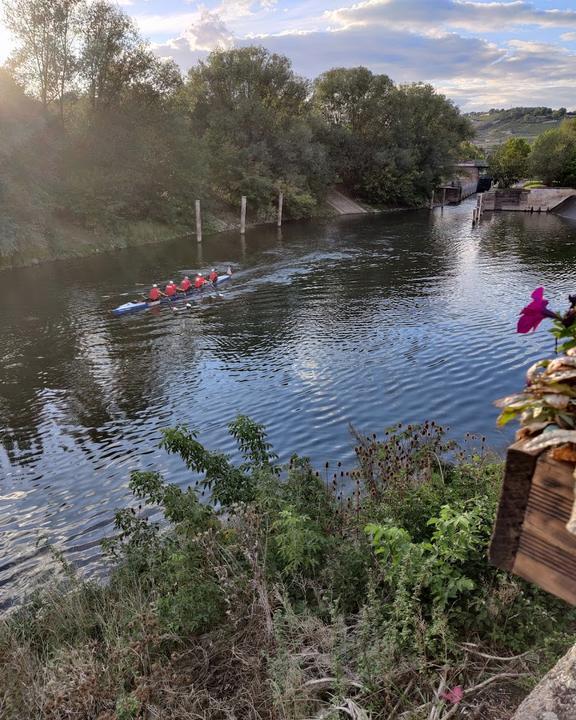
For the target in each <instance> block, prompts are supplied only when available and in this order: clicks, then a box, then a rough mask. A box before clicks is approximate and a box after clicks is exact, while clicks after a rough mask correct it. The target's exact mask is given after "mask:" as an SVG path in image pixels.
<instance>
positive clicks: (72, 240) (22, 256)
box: [0, 202, 335, 271]
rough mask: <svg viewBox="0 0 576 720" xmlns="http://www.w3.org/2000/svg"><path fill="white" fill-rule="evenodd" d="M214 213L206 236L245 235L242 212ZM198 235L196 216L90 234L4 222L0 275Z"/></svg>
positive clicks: (327, 213) (216, 208)
mask: <svg viewBox="0 0 576 720" xmlns="http://www.w3.org/2000/svg"><path fill="white" fill-rule="evenodd" d="M211 205H212V207H211V210H210V211H208V212H205V214H204V216H203V228H202V229H203V234H204V236H206V237H210V236H212V235H216V234H218V233H221V232H229V231H231V230H240V217H239V210H238V211H236V209H235V208H230V207H227V206H225V205H223V204H221V203H214V202H212V203H211ZM332 216H335V212H334V211H333V210H332V208H330V207H329V206H328V205H326V204H320V205H319V207H318V208H317V210H316V211H315V213H314V215H313V216H312V217H314V218H317V219H325V218H329V217H332ZM266 224H270V225H274V227H275V226H276V217H275V215H274V214H273V213H263V212H258V213H256V212H255V213H252V216H250V214H249V215H248V221H247V227H248V228H250V227H255V226H256V225H266ZM195 234H196V226H195V220H194V217H191V220H190V223H189V224H170V225H167V224H164V223H161V222H157V221H154V220H139V221H125V222H119V223H117V224H116V225H114V226H112V227H96V228H92V229H87V228H84V227H82V226H79V225H75V224H71V223H69V222H65V221H59V220H57V219H51V220H50V222H49V224H48V225H42V224H40V225H27V224H23V225H20V226H16V227H15V226H14V225H12V226H11V227H10V228H2V226H1V222H0V271H2V270H9V269H11V268H17V267H28V266H31V265H38V264H40V263H43V262H49V261H53V260H67V259H70V258H78V257H89V256H90V255H97V254H99V253H106V252H112V251H114V250H120V249H123V248H129V247H138V246H141V245H151V244H154V243H161V242H165V241H169V240H175V239H177V238H179V237H185V236H190V235H195Z"/></svg>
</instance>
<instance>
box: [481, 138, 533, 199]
mask: <svg viewBox="0 0 576 720" xmlns="http://www.w3.org/2000/svg"><path fill="white" fill-rule="evenodd" d="M529 155H530V145H529V144H528V143H527V142H526V140H524V139H523V138H510V139H509V140H506V142H505V143H504V144H503V145H500V147H498V148H497V149H496V150H495V151H494V153H493V154H492V155H491V157H490V172H491V173H492V176H493V178H494V180H495V181H496V182H498V184H499V186H500V187H504V188H508V187H510V186H511V185H513V184H514V183H516V182H518V181H519V180H521V179H522V178H524V177H526V175H527V174H528V170H529V161H528V158H529Z"/></svg>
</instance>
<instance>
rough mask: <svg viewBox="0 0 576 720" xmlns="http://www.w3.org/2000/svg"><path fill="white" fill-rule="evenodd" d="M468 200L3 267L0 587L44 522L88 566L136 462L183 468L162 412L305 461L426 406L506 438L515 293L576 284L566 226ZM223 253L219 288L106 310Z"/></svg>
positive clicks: (333, 454) (455, 423)
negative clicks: (249, 418)
mask: <svg viewBox="0 0 576 720" xmlns="http://www.w3.org/2000/svg"><path fill="white" fill-rule="evenodd" d="M471 209H472V205H471V204H470V203H468V204H464V205H463V206H461V207H460V208H447V209H446V210H445V212H444V214H441V213H439V212H435V213H433V214H430V213H428V212H409V213H398V214H391V215H388V216H367V217H361V218H344V219H341V220H337V221H326V222H322V223H298V224H286V225H284V227H283V228H282V229H281V230H278V229H277V228H275V227H271V228H259V229H256V230H251V231H249V232H248V234H247V236H246V238H245V239H244V240H243V239H242V238H241V237H240V235H239V234H237V233H231V234H229V235H221V236H218V237H214V238H206V239H205V241H204V243H203V244H202V245H198V243H196V242H195V240H194V239H193V238H192V239H183V240H181V241H178V242H174V243H170V244H165V245H159V246H158V245H157V246H149V247H144V248H139V249H133V250H129V251H121V252H118V253H115V254H113V255H108V256H104V255H102V256H97V257H95V258H92V259H87V260H78V261H70V262H61V263H54V264H50V265H45V266H41V267H38V268H32V269H25V270H20V271H16V272H12V273H9V274H4V275H2V280H3V282H2V284H1V286H0V307H1V308H2V340H3V349H2V357H3V362H2V366H1V367H0V410H1V411H2V420H3V428H2V445H1V446H0V496H1V497H2V503H1V505H0V600H2V599H3V600H6V601H9V600H10V598H12V597H14V596H16V595H18V594H20V593H22V592H23V591H24V589H25V588H27V587H29V586H30V585H31V584H33V583H34V582H37V581H39V579H41V578H42V577H44V573H45V572H47V569H49V568H50V567H51V565H50V563H51V561H50V555H49V553H47V551H46V549H45V547H44V546H45V542H46V541H47V540H49V541H53V542H56V543H57V544H59V545H60V546H61V547H62V548H63V549H64V550H66V552H67V555H68V557H69V559H71V560H73V561H74V562H76V563H77V564H79V565H82V566H84V567H86V569H87V570H89V571H93V570H94V569H95V568H96V567H97V564H96V560H97V557H98V540H99V539H100V538H101V537H102V536H103V535H105V534H106V533H107V532H110V526H111V519H112V514H113V510H114V508H116V507H118V506H121V505H123V504H124V503H125V502H126V500H127V490H126V485H127V478H128V474H129V471H130V470H131V469H134V468H137V467H139V468H151V467H158V468H160V469H162V470H164V471H165V472H166V473H167V475H168V476H169V477H170V479H171V480H172V481H175V482H178V483H182V484H184V483H186V482H188V480H189V477H188V475H187V472H186V470H185V468H184V467H182V465H181V464H180V463H179V462H178V461H177V460H176V459H175V458H169V457H167V456H165V455H164V454H163V453H161V452H160V451H159V450H158V448H157V443H158V439H159V430H160V428H162V427H165V426H167V425H173V424H176V423H178V422H184V423H186V424H189V425H191V426H194V427H196V428H198V429H199V430H201V432H202V437H203V438H204V439H205V440H206V441H207V442H208V443H209V444H210V445H211V446H214V447H219V448H221V449H223V450H224V451H231V450H232V446H231V443H230V440H229V439H228V438H227V436H226V432H225V425H226V423H227V422H229V421H230V420H231V419H232V418H233V417H234V415H235V414H236V413H238V412H244V413H248V414H250V415H253V416H254V417H255V418H256V419H257V420H259V421H262V422H264V423H266V425H267V426H268V428H269V430H270V433H271V438H272V440H273V442H274V443H275V445H276V447H277V449H278V450H279V452H280V454H281V457H282V458H283V459H286V458H288V457H289V455H290V454H291V453H292V452H293V451H299V452H301V453H303V454H307V455H310V456H311V457H312V458H313V459H314V460H315V461H317V462H322V461H324V460H331V461H332V460H338V459H342V460H344V461H351V459H352V458H351V442H350V438H349V435H348V424H349V423H350V422H353V423H354V424H355V425H356V426H357V427H360V428H363V429H366V430H376V431H378V430H381V429H382V428H383V427H384V426H386V425H387V424H390V423H392V422H396V421H400V420H402V421H411V420H421V419H424V418H434V419H436V420H438V421H440V422H444V423H448V424H450V425H451V426H452V428H453V433H454V434H455V435H457V436H462V435H463V434H464V433H465V432H467V431H472V432H479V433H482V434H486V435H488V437H489V439H490V441H491V442H492V444H493V445H496V446H498V447H503V446H504V445H505V444H506V443H507V441H508V439H509V437H510V434H509V433H502V432H499V431H497V430H496V429H495V427H494V418H495V411H494V410H493V408H492V407H491V404H490V403H491V401H492V399H493V398H494V397H498V396H499V395H501V394H505V393H507V392H509V391H510V390H513V389H515V388H516V387H518V386H519V384H520V383H521V382H522V374H523V368H524V367H525V366H526V365H527V364H528V363H529V362H530V360H531V359H532V358H533V357H534V356H535V355H537V354H538V353H541V352H544V351H547V350H548V349H549V347H550V345H549V343H548V340H547V337H546V335H545V334H544V333H538V334H536V335H534V336H530V337H528V338H526V337H523V338H519V337H517V336H515V335H514V334H513V327H514V322H515V315H516V312H517V309H518V308H519V307H521V306H522V305H523V304H524V301H525V299H526V297H527V296H528V293H529V292H530V291H531V290H532V289H533V287H534V286H535V285H536V284H540V283H543V284H545V285H546V287H547V290H548V294H549V295H550V297H555V298H558V299H560V298H561V296H562V295H565V294H567V293H568V292H569V291H572V290H573V289H574V285H575V280H576V277H575V271H574V269H573V256H574V243H576V232H575V229H574V226H572V225H570V224H569V222H567V221H565V220H561V219H558V218H555V217H553V216H547V215H524V214H518V215H504V214H500V215H494V216H493V217H490V216H485V219H484V220H483V221H482V224H481V225H480V227H478V228H476V229H472V227H471ZM228 264H232V265H233V266H234V267H235V268H237V273H236V276H235V279H234V281H233V283H232V284H231V286H230V287H228V288H226V290H224V291H223V292H222V297H221V298H206V299H205V300H203V301H202V302H201V303H199V304H197V305H196V306H195V307H194V309H193V310H192V311H190V312H187V311H182V312H178V313H172V312H171V311H170V310H169V309H168V308H159V309H157V310H156V311H155V312H149V313H142V314H140V315H134V316H129V317H124V318H114V317H113V316H112V315H111V313H110V310H111V308H113V307H114V306H116V305H118V304H120V303H121V302H124V301H125V298H128V297H131V296H133V294H134V293H135V292H136V291H140V290H141V291H144V289H145V288H146V287H147V286H148V284H149V283H150V282H163V281H166V280H168V279H170V278H171V277H174V279H177V278H179V277H180V276H181V275H182V274H184V273H190V272H195V271H196V270H197V269H204V270H206V269H209V268H210V267H211V266H213V265H217V266H218V267H222V268H223V267H225V266H226V265H228ZM23 289H25V290H26V291H23ZM38 540H40V546H39V547H37V546H36V543H37V542H38Z"/></svg>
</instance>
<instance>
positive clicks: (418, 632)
mask: <svg viewBox="0 0 576 720" xmlns="http://www.w3.org/2000/svg"><path fill="white" fill-rule="evenodd" d="M230 431H231V433H232V434H233V435H234V437H235V438H236V440H237V442H238V445H239V448H240V450H241V452H242V454H243V456H244V462H243V463H242V464H241V465H240V466H235V465H233V464H231V463H230V462H229V461H228V459H227V458H226V457H225V456H223V455H221V454H219V453H212V452H210V451H208V450H206V449H205V448H204V447H203V446H202V445H201V444H200V443H199V442H198V441H197V439H196V437H195V435H194V434H191V433H189V432H188V431H186V430H185V429H182V428H180V429H175V430H169V431H166V432H165V434H164V439H163V441H162V444H163V447H164V448H165V449H166V450H167V451H168V452H170V453H176V454H179V455H180V456H181V457H182V458H183V459H184V461H185V462H186V464H187V466H188V467H189V468H190V470H191V482H192V483H193V482H194V478H195V477H200V478H202V479H201V480H200V481H199V484H198V486H197V487H196V489H195V488H194V487H190V488H189V489H187V490H181V489H180V488H178V487H176V486H173V485H169V484H166V483H165V482H164V480H163V479H162V478H161V477H160V476H159V475H158V474H156V473H135V474H134V475H133V476H132V478H131V487H132V490H133V492H134V495H135V503H134V507H133V508H129V509H126V510H122V511H120V512H118V514H117V516H116V526H117V531H118V534H117V537H116V538H115V539H113V540H110V541H107V542H106V543H105V552H106V554H107V556H108V558H109V561H110V563H111V575H110V580H109V582H108V583H107V584H106V585H104V586H101V585H97V584H94V583H90V582H88V583H87V582H83V581H81V580H79V579H76V577H75V576H74V573H73V572H72V571H71V570H70V569H69V568H65V574H64V578H63V579H62V581H61V583H60V584H59V585H57V586H56V585H55V586H53V587H51V588H48V589H45V590H43V591H41V592H39V593H37V595H36V596H34V597H33V598H32V599H30V601H29V602H28V603H27V604H26V605H25V606H24V607H23V608H21V609H18V610H17V611H15V612H13V613H12V614H11V615H10V616H9V617H8V618H6V619H5V620H4V621H3V622H2V624H1V625H0V668H1V671H2V678H3V681H2V683H1V684H0V715H2V717H5V718H7V720H12V719H16V718H23V717H26V718H30V719H31V720H32V719H36V718H43V719H44V718H45V719H49V720H56V719H58V720H60V719H64V718H78V719H82V720H88V718H98V719H99V720H113V719H116V720H129V719H131V718H166V719H170V720H175V719H176V718H178V719H184V718H214V719H216V718H218V719H219V718H223V719H224V718H270V719H272V718H274V719H278V718H285V719H286V720H288V719H292V718H294V719H296V718H298V719H299V718H301V719H304V718H324V719H332V720H336V718H356V719H360V718H368V717H372V718H403V719H404V720H407V719H408V718H411V719H412V720H416V719H418V718H432V717H434V718H436V720H440V719H441V718H449V717H459V716H462V717H465V716H466V717H490V718H491V719H492V720H497V719H498V718H502V719H504V718H507V717H509V715H510V712H511V710H512V709H513V708H514V707H515V706H516V705H517V704H518V703H519V701H520V699H521V698H522V697H523V696H524V695H525V694H526V692H527V691H528V690H529V688H530V687H531V686H532V684H533V683H534V682H535V681H536V679H538V678H539V677H540V676H541V675H542V674H543V673H544V672H545V671H546V670H547V669H548V667H549V666H550V665H551V664H552V663H553V661H554V660H555V659H556V658H557V656H558V655H559V654H560V653H561V652H562V651H564V650H565V648H566V647H567V646H568V645H569V644H571V643H572V642H573V640H574V630H575V629H576V613H575V612H574V611H572V610H569V609H568V608H567V607H566V605H564V604H563V603H560V602H558V601H556V600H555V599H553V598H552V597H551V596H549V595H546V594H544V593H542V592H540V591H538V590H537V589H536V588H534V587H532V586H529V585H528V584H526V583H524V582H523V581H521V580H519V579H518V578H515V577H513V576H511V575H508V574H507V573H504V572H501V571H497V570H495V569H494V568H491V567H490V566H489V565H488V563H487V560H486V551H487V545H488V542H489V537H490V531H491V523H492V520H493V517H494V512H495V507H496V503H497V496H498V492H499V484H500V478H501V474H502V467H501V463H500V461H499V460H498V459H495V458H492V457H490V456H489V455H488V454H487V453H485V452H484V450H483V448H482V445H481V443H480V444H479V445H478V446H477V447H475V448H474V447H472V446H473V445H474V443H471V445H470V447H469V448H468V450H467V451H465V450H461V449H460V448H457V447H455V446H454V444H453V443H451V442H449V441H447V440H446V438H445V435H444V433H443V431H442V429H440V428H439V427H438V426H436V425H434V424H433V423H430V424H428V423H427V424H425V425H423V426H418V427H408V428H402V427H397V428H394V429H391V430H390V431H389V432H388V433H387V434H386V436H385V437H384V438H383V439H382V440H378V439H376V438H375V437H373V436H371V437H360V436H358V437H357V438H356V442H357V447H356V454H357V460H358V463H357V469H356V470H355V471H353V472H350V473H348V472H346V471H344V469H343V468H341V467H339V466H338V467H334V468H329V467H326V468H322V471H321V472H316V471H315V470H313V469H312V468H311V466H310V465H309V463H308V462H307V461H306V460H305V459H302V458H298V457H296V456H294V457H293V459H292V461H291V463H290V465H289V467H287V468H279V467H277V465H276V461H275V457H274V455H273V454H272V452H271V449H270V447H269V445H268V444H267V441H266V436H265V433H264V431H263V429H262V428H261V427H260V426H258V425H256V424H254V423H253V422H251V421H250V420H249V419H247V418H244V417H239V418H238V419H237V420H236V421H235V422H234V423H232V425H231V426H230ZM204 492H209V493H210V497H211V498H212V503H214V504H213V505H211V504H204V503H202V502H199V499H198V495H199V494H200V493H202V494H204ZM138 503H140V504H138ZM147 506H160V507H161V508H162V509H163V513H164V516H165V518H166V520H167V522H166V524H162V527H159V526H158V524H157V523H155V522H152V521H150V520H147V519H146V517H145V514H146V513H145V510H146V507H147ZM460 689H461V691H462V693H460ZM446 692H447V693H448V694H447V695H446V694H445V693H446ZM460 694H462V699H461V702H459V703H454V702H453V701H454V700H456V699H459V698H460ZM442 695H444V697H439V696H442Z"/></svg>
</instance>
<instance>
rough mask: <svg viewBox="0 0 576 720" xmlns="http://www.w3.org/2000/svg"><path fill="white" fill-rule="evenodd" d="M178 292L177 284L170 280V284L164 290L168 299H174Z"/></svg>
mask: <svg viewBox="0 0 576 720" xmlns="http://www.w3.org/2000/svg"><path fill="white" fill-rule="evenodd" d="M176 292H177V288H176V283H175V282H174V280H170V282H169V283H168V285H166V287H165V289H164V294H165V295H166V297H169V298H172V297H174V295H176Z"/></svg>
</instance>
